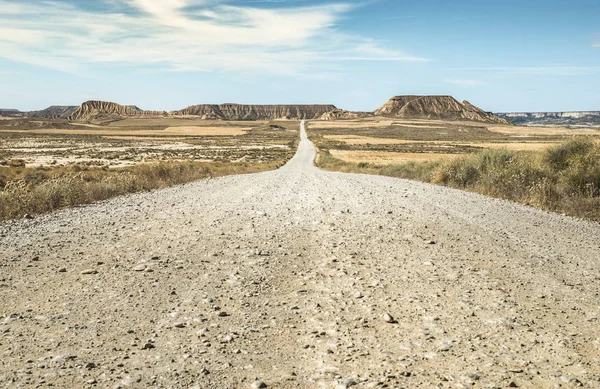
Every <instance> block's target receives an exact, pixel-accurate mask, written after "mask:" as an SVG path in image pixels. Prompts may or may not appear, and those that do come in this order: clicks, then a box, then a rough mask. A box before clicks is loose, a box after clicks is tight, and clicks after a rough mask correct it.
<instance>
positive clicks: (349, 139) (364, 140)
mask: <svg viewBox="0 0 600 389" xmlns="http://www.w3.org/2000/svg"><path fill="white" fill-rule="evenodd" d="M324 138H325V139H330V140H334V141H339V142H344V143H346V144H349V145H402V144H405V145H406V144H414V143H417V144H419V143H422V144H434V145H446V146H447V147H454V146H472V147H479V148H485V149H507V150H514V151H525V150H534V151H535V150H543V149H546V148H548V147H550V146H553V145H556V144H557V142H509V143H462V142H458V143H450V142H441V141H422V140H420V141H415V140H406V139H393V138H374V137H368V136H359V135H325V136H324Z"/></svg>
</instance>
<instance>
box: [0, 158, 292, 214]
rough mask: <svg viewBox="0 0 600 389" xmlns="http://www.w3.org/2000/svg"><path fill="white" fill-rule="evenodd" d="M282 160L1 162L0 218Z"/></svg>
mask: <svg viewBox="0 0 600 389" xmlns="http://www.w3.org/2000/svg"><path fill="white" fill-rule="evenodd" d="M282 164H283V161H278V162H267V163H257V162H241V163H230V162H194V161H183V162H176V161H172V162H162V163H156V164H144V165H135V166H131V167H126V168H118V169H107V168H97V167H88V166H79V165H73V166H68V167H56V168H53V167H38V168H26V167H19V166H16V167H15V166H13V167H1V168H0V220H7V219H16V218H22V217H25V216H27V217H29V216H31V215H34V214H39V213H44V212H50V211H53V210H56V209H59V208H65V207H70V206H75V205H82V204H88V203H92V202H95V201H99V200H105V199H108V198H110V197H114V196H119V195H124V194H128V193H135V192H142V191H148V190H152V189H159V188H166V187H169V186H173V185H178V184H183V183H186V182H191V181H195V180H200V179H204V178H209V177H218V176H225V175H232V174H246V173H256V172H260V171H265V170H272V169H276V168H277V167H279V166H281V165H282Z"/></svg>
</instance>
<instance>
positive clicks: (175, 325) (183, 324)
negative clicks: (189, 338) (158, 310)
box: [173, 323, 186, 328]
mask: <svg viewBox="0 0 600 389" xmlns="http://www.w3.org/2000/svg"><path fill="white" fill-rule="evenodd" d="M173 327H175V328H185V327H186V324H185V323H175V324H173Z"/></svg>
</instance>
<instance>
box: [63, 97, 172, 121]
mask: <svg viewBox="0 0 600 389" xmlns="http://www.w3.org/2000/svg"><path fill="white" fill-rule="evenodd" d="M166 115H167V112H165V111H145V110H142V109H140V108H138V107H136V106H132V105H120V104H117V103H111V102H108V101H98V100H90V101H86V102H85V103H83V104H81V106H80V107H79V108H77V109H76V110H75V111H74V112H73V113H72V114H71V115H70V116H69V120H71V121H89V120H103V121H108V120H118V119H124V118H128V117H161V116H166Z"/></svg>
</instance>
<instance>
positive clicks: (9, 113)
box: [0, 108, 23, 118]
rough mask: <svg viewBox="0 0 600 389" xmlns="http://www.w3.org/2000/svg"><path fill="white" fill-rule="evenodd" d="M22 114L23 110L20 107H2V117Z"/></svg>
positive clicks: (0, 109) (0, 112) (0, 111)
mask: <svg viewBox="0 0 600 389" xmlns="http://www.w3.org/2000/svg"><path fill="white" fill-rule="evenodd" d="M22 114H23V112H21V111H19V110H18V109H10V108H0V117H5V118H13V117H20V116H21V115H22Z"/></svg>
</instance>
